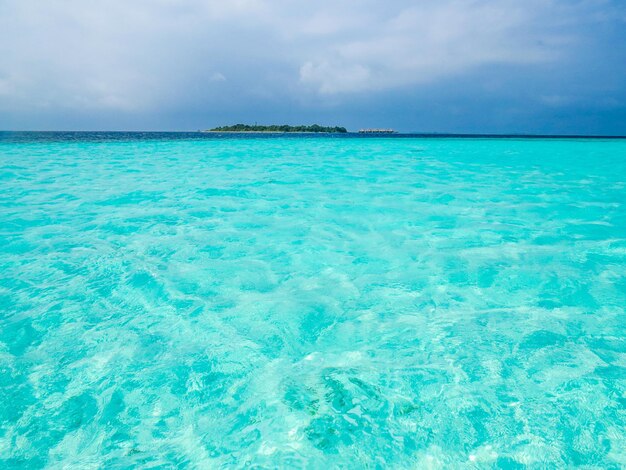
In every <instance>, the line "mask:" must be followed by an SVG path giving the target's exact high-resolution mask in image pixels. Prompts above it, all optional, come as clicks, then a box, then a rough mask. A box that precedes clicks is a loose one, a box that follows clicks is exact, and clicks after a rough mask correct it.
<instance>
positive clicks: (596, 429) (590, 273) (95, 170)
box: [0, 133, 626, 469]
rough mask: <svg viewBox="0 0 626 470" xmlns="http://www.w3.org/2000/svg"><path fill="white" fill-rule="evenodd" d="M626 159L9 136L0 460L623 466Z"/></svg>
mask: <svg viewBox="0 0 626 470" xmlns="http://www.w3.org/2000/svg"><path fill="white" fill-rule="evenodd" d="M625 333H626V140H620V139H582V138H572V139H567V138H562V139H548V138H536V139H529V138H519V137H511V138H502V139H500V138H438V137H424V136H391V137H358V136H352V135H349V136H335V135H331V136H315V135H306V136H301V135H300V136H298V135H289V136H275V135H273V136H265V135H253V136H245V135H226V136H219V135H207V134H198V133H188V134H182V133H181V134H176V133H173V134H158V133H141V134H132V133H2V134H0V467H2V468H29V469H33V468H43V467H48V468H80V469H87V468H233V467H235V468H239V467H251V468H492V467H493V468H510V469H517V468H527V467H528V468H564V467H570V468H571V467H574V466H586V468H603V469H606V468H623V467H624V466H626V411H625V410H626V335H625Z"/></svg>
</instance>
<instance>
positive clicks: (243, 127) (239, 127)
mask: <svg viewBox="0 0 626 470" xmlns="http://www.w3.org/2000/svg"><path fill="white" fill-rule="evenodd" d="M209 131H211V132H328V133H346V132H348V131H347V130H346V128H345V127H339V126H334V127H326V126H320V125H319V124H313V125H311V126H289V125H287V124H283V125H282V126H277V125H272V126H259V125H256V124H255V125H253V126H251V125H249V124H235V125H233V126H222V127H215V128H213V129H209Z"/></svg>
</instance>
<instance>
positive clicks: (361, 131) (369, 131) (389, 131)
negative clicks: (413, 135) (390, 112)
mask: <svg viewBox="0 0 626 470" xmlns="http://www.w3.org/2000/svg"><path fill="white" fill-rule="evenodd" d="M395 133H396V131H394V130H393V129H359V134H395Z"/></svg>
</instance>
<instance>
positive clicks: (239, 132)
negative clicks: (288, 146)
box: [200, 130, 347, 134]
mask: <svg viewBox="0 0 626 470" xmlns="http://www.w3.org/2000/svg"><path fill="white" fill-rule="evenodd" d="M200 132H202V133H203V134H347V132H321V131H320V132H312V131H213V130H209V131H200Z"/></svg>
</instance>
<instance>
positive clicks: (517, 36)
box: [0, 0, 601, 111]
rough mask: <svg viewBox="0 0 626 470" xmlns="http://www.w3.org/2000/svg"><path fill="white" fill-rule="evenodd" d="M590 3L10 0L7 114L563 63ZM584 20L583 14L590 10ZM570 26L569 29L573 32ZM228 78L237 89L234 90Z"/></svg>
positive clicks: (338, 89) (3, 14) (0, 28)
mask: <svg viewBox="0 0 626 470" xmlns="http://www.w3.org/2000/svg"><path fill="white" fill-rule="evenodd" d="M597 5H599V4H598V3H597V2H593V1H591V0H589V1H585V0H573V1H567V0H528V1H525V2H519V1H514V0H464V1H461V0H420V1H409V0H401V1H388V2H382V1H380V0H378V1H376V0H360V1H357V0H346V1H342V2H336V1H330V0H318V1H316V2H310V1H308V0H307V1H304V0H274V1H270V0H234V1H229V2H224V1H216V0H189V1H186V2H179V1H175V0H150V1H148V0H135V1H132V2H128V1H123V0H103V1H102V2H99V3H97V4H96V3H93V2H84V1H82V0H80V1H79V0H48V1H46V2H41V1H37V0H4V1H3V2H2V3H0V57H2V59H1V60H0V110H3V109H4V110H6V109H20V110H24V109H33V110H36V109H38V108H41V107H46V108H55V107H56V108H81V109H119V110H122V111H129V110H135V111H136V110H151V109H158V108H160V107H163V106H165V107H167V106H174V105H175V104H176V103H183V104H184V103H186V102H189V103H196V102H198V100H199V98H198V97H200V98H201V99H202V100H208V101H210V100H211V99H212V97H214V96H223V94H224V93H225V92H224V90H226V89H229V90H231V93H232V94H233V96H244V95H245V94H246V93H247V92H248V91H250V92H251V93H252V92H254V93H257V94H259V90H263V94H265V95H271V94H272V93H278V94H280V93H287V92H291V93H296V94H297V93H306V92H307V91H308V92H311V91H313V92H315V93H318V92H319V93H321V94H326V95H332V94H334V95H341V94H343V93H350V92H359V91H366V90H386V89H392V88H394V87H400V86H407V85H419V84H421V83H426V82H429V81H433V80H437V79H440V78H445V77H449V76H455V75H459V74H463V73H465V72H467V71H469V70H473V69H476V68H477V67H481V66H484V65H491V64H503V65H507V64H516V65H519V64H522V65H524V64H538V63H543V62H549V61H556V60H559V58H560V57H562V56H563V55H564V54H565V53H567V48H568V46H569V45H570V44H572V42H573V41H574V40H575V39H576V34H577V33H576V28H575V27H572V26H571V24H574V26H575V24H576V21H577V20H576V19H577V18H580V17H581V15H582V14H584V13H586V12H593V11H597V10H599V9H601V8H600V7H598V6H597ZM581 12H582V13H581ZM568 21H569V22H570V23H571V24H570V26H569V27H564V26H563V25H564V24H567V22H568ZM226 77H228V81H226Z"/></svg>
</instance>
